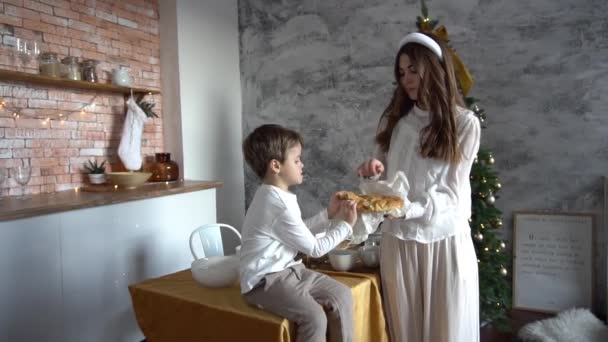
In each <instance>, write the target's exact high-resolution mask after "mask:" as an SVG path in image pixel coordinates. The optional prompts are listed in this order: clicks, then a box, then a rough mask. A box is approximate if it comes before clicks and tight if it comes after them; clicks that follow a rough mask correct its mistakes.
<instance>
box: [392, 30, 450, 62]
mask: <svg viewBox="0 0 608 342" xmlns="http://www.w3.org/2000/svg"><path fill="white" fill-rule="evenodd" d="M407 43H417V44H420V45H423V46H425V47H427V48H429V49H430V50H431V51H433V52H434V53H435V54H436V55H437V57H439V59H440V60H443V54H442V53H441V48H440V47H439V44H437V42H436V41H434V40H433V38H431V37H429V36H427V35H425V34H422V33H418V32H412V33H410V34H408V35H406V36H405V37H403V39H401V41H400V42H399V49H401V48H402V47H403V45H405V44H407Z"/></svg>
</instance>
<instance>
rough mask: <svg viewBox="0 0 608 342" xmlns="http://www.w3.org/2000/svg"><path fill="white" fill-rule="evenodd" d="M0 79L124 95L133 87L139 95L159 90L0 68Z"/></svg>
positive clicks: (155, 92) (134, 91)
mask: <svg viewBox="0 0 608 342" xmlns="http://www.w3.org/2000/svg"><path fill="white" fill-rule="evenodd" d="M0 81H19V82H27V83H35V84H41V85H46V86H49V87H55V88H71V89H87V90H95V91H99V92H106V93H119V94H124V95H127V94H130V93H131V89H133V93H134V94H139V95H145V94H160V91H158V90H152V89H145V88H129V87H121V86H117V85H113V84H109V83H96V82H87V81H74V80H69V79H65V78H58V77H49V76H43V75H39V74H31V73H27V72H20V71H11V70H2V69H0Z"/></svg>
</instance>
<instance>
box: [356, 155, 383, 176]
mask: <svg viewBox="0 0 608 342" xmlns="http://www.w3.org/2000/svg"><path fill="white" fill-rule="evenodd" d="M382 172H384V164H382V162H381V161H379V160H378V159H376V158H372V159H370V160H368V161H366V162H364V163H363V164H361V165H360V166H359V168H358V169H357V175H359V176H360V177H373V176H377V175H379V174H381V173H382Z"/></svg>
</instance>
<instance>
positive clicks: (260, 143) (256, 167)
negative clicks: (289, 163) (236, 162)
mask: <svg viewBox="0 0 608 342" xmlns="http://www.w3.org/2000/svg"><path fill="white" fill-rule="evenodd" d="M303 142H304V140H303V139H302V136H301V135H300V134H299V133H298V132H296V131H293V130H290V129H287V128H285V127H282V126H279V125H273V124H267V125H262V126H259V127H258V128H256V129H254V130H253V132H251V133H250V134H249V135H248V136H247V137H246V138H245V140H244V141H243V155H244V156H245V161H246V162H247V164H248V165H249V167H251V169H252V170H253V171H254V172H255V174H256V175H257V176H258V177H259V178H260V179H263V178H264V176H265V175H266V170H267V168H268V163H269V162H270V161H271V160H273V159H276V160H278V161H279V162H281V163H282V162H284V161H285V155H286V153H287V150H288V149H289V148H291V147H294V146H295V145H297V144H300V145H301V146H303V145H304V143H303Z"/></svg>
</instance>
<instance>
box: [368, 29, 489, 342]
mask: <svg viewBox="0 0 608 342" xmlns="http://www.w3.org/2000/svg"><path fill="white" fill-rule="evenodd" d="M394 73H395V79H396V81H397V87H396V89H395V91H394V93H393V97H392V99H391V101H390V103H389V105H388V107H387V108H386V110H385V111H384V113H383V114H382V116H381V117H380V123H379V126H378V131H377V134H376V143H377V145H378V150H379V156H378V159H376V158H373V159H370V160H368V161H366V162H364V163H363V164H361V166H360V167H359V169H358V170H357V171H358V173H359V175H360V176H366V177H371V176H378V175H380V174H382V173H383V172H384V163H386V166H387V168H386V177H387V179H389V180H392V179H393V178H394V177H395V175H396V174H397V173H398V172H399V171H401V172H403V174H404V175H405V176H406V178H407V180H408V183H409V186H410V189H409V192H408V194H407V198H405V206H404V209H405V213H406V214H405V216H404V217H400V218H389V219H386V220H385V221H384V223H383V224H382V232H383V234H382V241H381V256H380V266H381V274H382V285H383V291H384V295H385V297H384V299H385V300H384V303H385V305H386V312H387V317H388V322H389V330H390V334H391V339H392V341H395V342H399V341H401V342H406V341H407V342H423V341H424V342H475V341H479V285H478V275H477V257H476V256H475V249H474V247H473V242H472V240H471V235H470V231H469V224H468V219H469V217H470V215H471V185H470V182H469V173H470V171H471V166H472V164H473V160H474V159H475V156H476V155H477V151H478V149H479V139H480V125H479V120H478V119H477V117H476V116H475V115H474V114H473V113H472V112H471V111H469V110H466V109H464V108H463V107H461V106H462V97H461V96H460V94H459V92H458V87H457V84H456V79H455V76H454V67H453V65H452V61H451V59H450V56H449V54H448V50H447V48H446V47H445V45H444V43H443V42H441V41H440V40H438V39H436V38H435V37H433V36H431V35H426V34H422V33H417V32H416V33H410V34H408V35H406V36H405V37H404V38H403V39H402V41H401V43H400V46H399V52H398V53H397V57H396V59H395V70H394ZM383 161H384V162H383Z"/></svg>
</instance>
